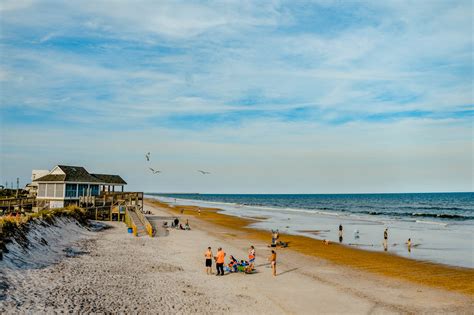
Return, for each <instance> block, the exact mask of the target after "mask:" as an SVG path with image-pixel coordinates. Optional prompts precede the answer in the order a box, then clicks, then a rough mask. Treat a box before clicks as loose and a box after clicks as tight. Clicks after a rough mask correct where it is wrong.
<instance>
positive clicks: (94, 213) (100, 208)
mask: <svg viewBox="0 0 474 315" xmlns="http://www.w3.org/2000/svg"><path fill="white" fill-rule="evenodd" d="M79 206H80V207H81V208H84V209H86V210H87V211H88V213H89V218H91V219H95V220H110V221H123V222H125V224H127V226H128V227H129V228H132V230H133V234H134V235H135V236H141V235H143V234H148V235H149V236H152V237H153V236H154V235H155V232H156V231H155V228H154V227H153V226H152V224H151V223H150V222H149V221H148V219H147V218H146V217H145V215H144V213H143V192H106V193H102V194H101V195H99V196H86V197H80V199H79Z"/></svg>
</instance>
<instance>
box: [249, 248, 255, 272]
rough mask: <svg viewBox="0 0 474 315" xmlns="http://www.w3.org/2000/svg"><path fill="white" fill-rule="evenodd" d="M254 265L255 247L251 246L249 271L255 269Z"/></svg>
mask: <svg viewBox="0 0 474 315" xmlns="http://www.w3.org/2000/svg"><path fill="white" fill-rule="evenodd" d="M254 266H255V247H253V245H252V246H250V249H249V268H248V270H249V271H252V270H253V269H254Z"/></svg>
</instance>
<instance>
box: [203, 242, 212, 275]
mask: <svg viewBox="0 0 474 315" xmlns="http://www.w3.org/2000/svg"><path fill="white" fill-rule="evenodd" d="M204 257H205V258H206V273H207V274H208V275H212V250H211V247H210V246H209V247H208V248H207V250H206V252H205V253H204Z"/></svg>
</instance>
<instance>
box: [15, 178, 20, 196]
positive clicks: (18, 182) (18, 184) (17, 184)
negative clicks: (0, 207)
mask: <svg viewBox="0 0 474 315" xmlns="http://www.w3.org/2000/svg"><path fill="white" fill-rule="evenodd" d="M19 189H20V178H19V177H17V178H16V197H17V198H18V190H19Z"/></svg>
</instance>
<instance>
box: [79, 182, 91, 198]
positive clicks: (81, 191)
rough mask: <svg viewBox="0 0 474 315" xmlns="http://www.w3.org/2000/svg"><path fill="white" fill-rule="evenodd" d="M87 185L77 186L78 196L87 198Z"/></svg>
mask: <svg viewBox="0 0 474 315" xmlns="http://www.w3.org/2000/svg"><path fill="white" fill-rule="evenodd" d="M87 186H89V185H87V184H79V195H78V196H87V195H88V194H87Z"/></svg>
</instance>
